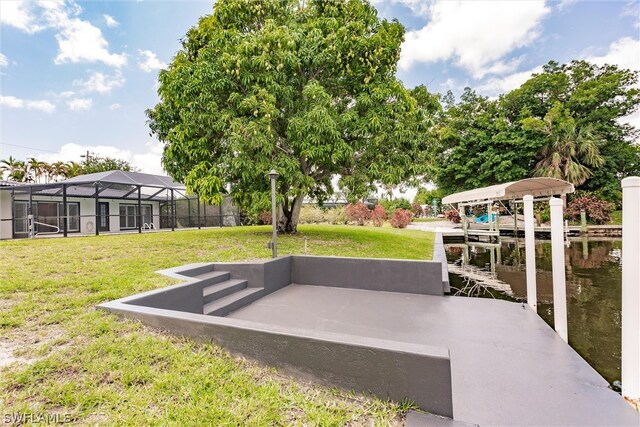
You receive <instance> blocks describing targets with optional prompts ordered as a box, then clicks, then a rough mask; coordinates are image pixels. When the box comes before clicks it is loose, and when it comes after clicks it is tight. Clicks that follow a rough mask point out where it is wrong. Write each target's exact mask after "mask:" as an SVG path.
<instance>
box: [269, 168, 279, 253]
mask: <svg viewBox="0 0 640 427" xmlns="http://www.w3.org/2000/svg"><path fill="white" fill-rule="evenodd" d="M277 177H278V172H276V171H275V169H272V170H271V172H269V178H270V179H271V225H272V228H273V240H272V241H271V245H270V246H271V253H272V256H273V258H276V257H277V256H278V224H277V212H276V178H277Z"/></svg>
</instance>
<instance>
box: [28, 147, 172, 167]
mask: <svg viewBox="0 0 640 427" xmlns="http://www.w3.org/2000/svg"><path fill="white" fill-rule="evenodd" d="M87 151H89V152H91V153H94V154H95V155H97V156H102V157H113V158H117V159H122V160H125V161H127V162H129V163H130V164H131V165H132V166H135V167H137V168H139V169H140V170H141V171H142V172H145V173H153V174H160V175H164V174H165V173H164V172H163V170H162V165H161V159H162V144H161V143H160V142H157V141H148V142H146V143H145V150H144V152H137V153H136V152H133V151H131V150H123V149H121V148H118V147H114V146H112V145H80V144H75V143H68V144H64V145H63V146H62V147H60V150H59V151H58V152H57V153H50V154H38V159H40V160H42V161H45V162H56V161H63V162H68V161H74V162H79V161H81V160H82V158H81V157H80V156H81V155H84V154H86V153H87Z"/></svg>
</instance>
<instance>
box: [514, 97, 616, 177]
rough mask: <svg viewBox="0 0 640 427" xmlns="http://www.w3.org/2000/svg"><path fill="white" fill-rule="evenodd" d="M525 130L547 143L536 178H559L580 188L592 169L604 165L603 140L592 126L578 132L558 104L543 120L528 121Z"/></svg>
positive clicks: (542, 150) (541, 153)
mask: <svg viewBox="0 0 640 427" xmlns="http://www.w3.org/2000/svg"><path fill="white" fill-rule="evenodd" d="M523 127H524V128H525V129H528V130H534V131H538V132H541V133H542V134H543V135H544V137H545V140H546V143H545V144H544V146H543V147H542V149H541V151H540V156H539V158H540V160H539V161H538V163H537V164H536V165H535V167H534V169H533V175H534V176H541V177H550V178H559V179H563V180H565V181H569V182H570V183H572V184H574V185H576V186H578V185H581V184H583V183H584V182H585V181H586V180H587V179H589V177H590V176H591V175H592V171H591V169H590V167H598V166H602V165H603V164H604V162H605V160H604V158H603V157H602V156H601V155H600V150H599V148H598V145H599V143H600V139H599V138H598V137H597V136H596V135H595V133H594V132H593V128H592V127H591V126H590V125H586V126H582V127H580V128H578V127H577V126H576V124H575V120H574V119H573V117H571V115H570V114H569V112H568V110H566V109H564V108H563V107H562V104H561V103H559V102H557V103H556V104H555V105H554V106H553V107H552V108H551V109H550V110H549V112H548V113H547V115H546V116H545V117H544V120H540V119H534V118H529V119H525V121H524V122H523Z"/></svg>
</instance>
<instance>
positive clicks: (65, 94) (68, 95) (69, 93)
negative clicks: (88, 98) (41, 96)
mask: <svg viewBox="0 0 640 427" xmlns="http://www.w3.org/2000/svg"><path fill="white" fill-rule="evenodd" d="M73 95H75V92H74V91H72V90H65V91H64V92H60V93H59V94H58V96H59V97H60V98H71V97H72V96H73Z"/></svg>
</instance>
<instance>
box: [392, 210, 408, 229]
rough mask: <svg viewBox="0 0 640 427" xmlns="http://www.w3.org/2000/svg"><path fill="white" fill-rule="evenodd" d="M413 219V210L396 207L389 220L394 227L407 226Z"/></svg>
mask: <svg viewBox="0 0 640 427" xmlns="http://www.w3.org/2000/svg"><path fill="white" fill-rule="evenodd" d="M412 220H413V214H412V213H411V211H408V210H406V209H396V210H395V212H394V213H393V216H391V219H390V220H389V222H390V223H391V226H392V227H395V228H406V226H407V225H409V224H410V223H411V221H412Z"/></svg>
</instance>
